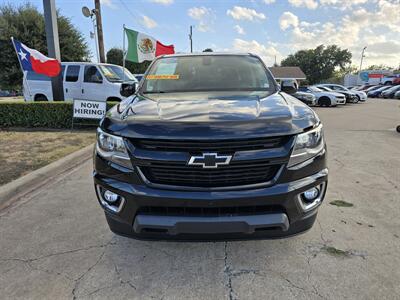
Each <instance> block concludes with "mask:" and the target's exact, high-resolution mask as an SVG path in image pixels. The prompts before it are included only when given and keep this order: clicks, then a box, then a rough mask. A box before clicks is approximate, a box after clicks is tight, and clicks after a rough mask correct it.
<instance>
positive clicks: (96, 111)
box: [74, 99, 107, 119]
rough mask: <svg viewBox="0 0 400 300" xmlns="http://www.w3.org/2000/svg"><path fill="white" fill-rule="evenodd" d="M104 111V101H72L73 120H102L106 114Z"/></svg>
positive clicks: (105, 107)
mask: <svg viewBox="0 0 400 300" xmlns="http://www.w3.org/2000/svg"><path fill="white" fill-rule="evenodd" d="M106 109H107V103H106V102H105V101H93V100H77V99H74V118H80V119H102V118H103V117H104V115H105V114H106Z"/></svg>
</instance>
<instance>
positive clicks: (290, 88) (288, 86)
mask: <svg viewBox="0 0 400 300" xmlns="http://www.w3.org/2000/svg"><path fill="white" fill-rule="evenodd" d="M297 89H298V84H297V81H296V80H283V81H282V82H281V91H282V92H285V93H287V94H294V93H296V92H297Z"/></svg>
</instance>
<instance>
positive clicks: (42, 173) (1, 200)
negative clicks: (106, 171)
mask: <svg viewBox="0 0 400 300" xmlns="http://www.w3.org/2000/svg"><path fill="white" fill-rule="evenodd" d="M92 152H93V144H91V145H89V146H86V147H85V148H82V149H80V150H78V151H75V152H73V153H71V154H68V155H67V156H65V157H63V158H61V159H59V160H57V161H55V162H52V163H50V164H48V165H47V166H44V167H42V168H40V169H37V170H35V171H32V172H31V173H29V174H27V175H24V176H22V177H20V178H18V179H16V180H14V181H11V182H9V183H7V184H5V185H3V186H1V187H0V209H2V208H4V207H7V206H8V204H10V203H11V202H12V201H14V200H16V199H18V198H20V197H23V196H25V195H27V194H28V193H30V192H32V191H34V190H35V189H37V188H40V187H41V186H43V185H45V184H46V183H48V182H49V181H50V180H52V179H54V178H55V177H56V176H57V175H60V174H62V173H65V172H67V171H69V170H71V169H73V168H75V167H76V166H78V165H81V164H82V163H84V162H85V161H86V160H88V159H90V158H91V157H92ZM4 204H6V205H4Z"/></svg>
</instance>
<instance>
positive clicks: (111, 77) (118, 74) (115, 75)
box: [99, 65, 136, 82]
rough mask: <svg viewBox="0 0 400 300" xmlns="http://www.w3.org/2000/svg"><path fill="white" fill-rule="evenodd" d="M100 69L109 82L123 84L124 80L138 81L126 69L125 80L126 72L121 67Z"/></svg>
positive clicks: (107, 66) (106, 66)
mask: <svg viewBox="0 0 400 300" xmlns="http://www.w3.org/2000/svg"><path fill="white" fill-rule="evenodd" d="M99 67H100V70H101V72H102V73H103V75H104V76H105V77H106V78H107V80H108V81H111V82H121V81H123V80H125V81H129V80H133V81H136V79H135V77H134V76H133V75H132V73H131V72H129V71H128V70H127V69H125V78H124V70H123V68H122V67H120V66H110V65H100V66H99Z"/></svg>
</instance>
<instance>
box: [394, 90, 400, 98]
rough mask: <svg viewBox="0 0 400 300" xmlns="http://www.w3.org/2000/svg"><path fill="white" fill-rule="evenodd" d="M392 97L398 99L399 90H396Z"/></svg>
mask: <svg viewBox="0 0 400 300" xmlns="http://www.w3.org/2000/svg"><path fill="white" fill-rule="evenodd" d="M394 98H395V99H400V91H397V92H396V93H395V94H394Z"/></svg>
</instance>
